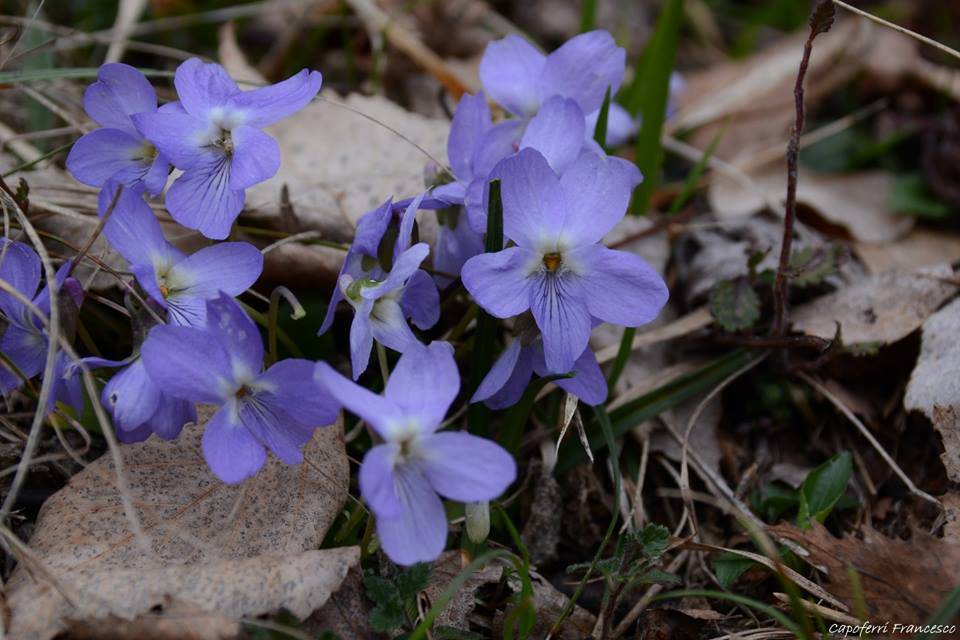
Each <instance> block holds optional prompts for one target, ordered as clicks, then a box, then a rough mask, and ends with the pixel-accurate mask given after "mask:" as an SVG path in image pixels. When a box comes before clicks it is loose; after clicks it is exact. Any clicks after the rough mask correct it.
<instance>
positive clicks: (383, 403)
mask: <svg viewBox="0 0 960 640" xmlns="http://www.w3.org/2000/svg"><path fill="white" fill-rule="evenodd" d="M315 375H316V380H317V382H318V383H319V385H320V386H321V387H323V388H325V389H326V390H327V391H328V392H329V393H330V394H331V395H333V396H334V397H335V398H336V399H337V400H339V401H340V402H341V403H343V405H344V406H345V407H346V408H347V409H349V410H350V411H352V412H353V413H355V414H356V415H357V416H359V417H360V418H362V419H363V420H365V421H366V422H367V423H368V424H369V425H370V426H372V427H373V428H374V429H375V430H376V432H377V433H378V434H379V435H380V436H381V437H382V438H383V439H384V442H383V444H378V445H376V446H375V447H373V448H372V449H370V450H369V451H368V452H367V454H366V456H364V459H363V463H362V465H361V467H360V475H359V483H360V493H361V495H362V496H363V499H364V500H365V501H366V502H367V504H368V505H370V508H371V509H372V510H373V513H374V515H375V516H376V519H377V535H378V536H379V538H380V544H381V546H382V547H383V550H384V551H385V552H386V554H387V555H388V556H389V557H390V559H391V560H393V561H394V562H396V563H397V564H401V565H411V564H415V563H417V562H427V561H430V560H434V559H435V558H437V556H439V555H440V553H441V552H442V551H443V547H444V545H445V544H446V539H447V516H446V513H445V512H444V509H443V502H442V501H441V500H440V496H444V497H446V498H449V499H451V500H457V501H459V502H481V501H486V500H492V499H494V498H496V497H497V496H499V495H500V494H502V493H503V491H504V490H505V489H506V488H507V487H508V486H510V484H511V483H512V482H513V481H514V479H515V478H516V475H517V468H516V463H515V462H514V460H513V458H512V457H511V456H510V454H509V453H507V452H506V451H505V450H504V449H503V448H502V447H500V445H498V444H496V443H494V442H492V441H490V440H486V439H484V438H478V437H477V436H473V435H470V434H468V433H463V432H452V431H447V432H441V433H437V429H438V428H439V427H440V423H441V422H442V421H443V417H444V415H446V413H447V410H448V409H449V408H450V405H451V404H452V403H453V401H454V399H455V398H456V396H457V393H458V392H459V390H460V374H459V372H458V371H457V365H456V362H455V361H454V359H453V347H452V346H451V345H450V344H449V343H446V342H434V343H432V344H431V345H430V346H429V347H423V346H421V347H420V348H419V349H414V350H411V351H408V352H407V353H405V354H404V355H403V356H401V357H400V361H399V362H398V363H397V367H396V369H394V371H393V373H392V374H391V376H390V380H389V381H388V382H387V387H386V390H385V392H384V395H383V396H378V395H375V394H373V393H371V392H370V391H368V390H366V389H364V388H363V387H361V386H359V385H357V384H354V383H353V382H350V381H349V380H348V379H346V378H345V377H343V376H342V375H340V374H339V373H337V372H336V371H334V370H333V369H332V368H331V367H330V365H328V364H326V363H323V362H321V363H319V364H318V365H317V367H316V374H315ZM438 494H439V495H438Z"/></svg>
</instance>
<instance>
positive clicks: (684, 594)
mask: <svg viewBox="0 0 960 640" xmlns="http://www.w3.org/2000/svg"><path fill="white" fill-rule="evenodd" d="M675 598H716V599H717V600H726V601H728V602H733V603H735V604H740V605H744V606H747V607H750V608H751V609H756V610H757V611H759V612H761V613H763V614H765V615H768V616H770V617H771V618H773V619H774V620H776V621H777V622H779V623H780V624H781V625H783V626H784V628H786V629H788V630H789V631H791V632H792V633H793V634H794V635H795V636H797V637H798V638H799V637H802V636H803V630H802V629H801V628H800V627H798V626H797V624H796V623H795V622H794V621H793V620H791V619H790V618H788V617H787V616H785V615H784V614H783V613H782V612H781V611H778V610H777V609H774V608H773V607H771V606H770V605H768V604H766V603H764V602H760V601H759V600H754V599H753V598H748V597H746V596H741V595H737V594H735V593H724V592H723V591H710V590H688V591H668V592H667V593H662V594H660V595H659V596H657V597H655V598H654V599H653V601H654V602H655V601H657V600H672V599H675Z"/></svg>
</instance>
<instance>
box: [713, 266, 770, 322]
mask: <svg viewBox="0 0 960 640" xmlns="http://www.w3.org/2000/svg"><path fill="white" fill-rule="evenodd" d="M710 314H711V315H712V316H713V319H714V320H716V321H717V323H718V324H719V325H720V326H721V327H723V329H724V331H731V332H733V331H742V330H743V329H749V328H750V327H752V326H753V325H754V324H756V322H757V320H759V319H760V298H759V297H758V296H757V292H756V291H754V290H753V287H751V286H750V282H749V281H748V280H747V279H746V278H736V279H735V280H721V281H720V282H718V283H717V284H716V285H714V287H713V291H711V292H710Z"/></svg>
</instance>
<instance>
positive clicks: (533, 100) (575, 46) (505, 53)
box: [480, 31, 626, 118]
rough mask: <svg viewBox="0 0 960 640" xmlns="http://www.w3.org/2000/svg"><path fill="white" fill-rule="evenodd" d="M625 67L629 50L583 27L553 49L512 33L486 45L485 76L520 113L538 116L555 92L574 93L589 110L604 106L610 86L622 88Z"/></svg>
mask: <svg viewBox="0 0 960 640" xmlns="http://www.w3.org/2000/svg"><path fill="white" fill-rule="evenodd" d="M625 68H626V52H625V51H624V50H623V48H621V47H618V46H617V44H616V42H614V40H613V37H612V36H611V35H610V34H609V33H607V32H606V31H589V32H587V33H581V34H580V35H578V36H575V37H574V38H571V39H570V40H568V41H567V42H565V43H564V44H563V45H562V46H561V47H560V48H559V49H557V50H556V51H554V52H553V53H551V54H549V55H544V54H542V53H540V52H539V51H537V49H536V48H535V47H534V46H533V45H532V44H530V43H529V42H527V41H526V40H524V39H523V38H521V37H520V36H516V35H509V36H507V37H506V38H503V39H502V40H496V41H494V42H491V43H490V44H489V45H487V49H486V51H484V53H483V58H482V59H481V60H480V80H481V82H482V83H483V88H484V91H486V92H487V93H488V94H489V95H490V96H491V97H492V98H493V99H494V100H496V101H497V103H498V104H500V105H501V106H502V107H503V108H504V109H506V110H507V111H509V112H510V113H512V114H513V115H515V116H517V117H518V118H530V117H532V116H534V115H535V114H536V113H537V112H538V111H539V110H540V107H541V106H542V105H543V104H544V103H545V102H546V101H547V100H549V99H550V98H551V97H553V96H562V97H565V98H572V99H573V100H574V101H576V102H577V105H578V106H579V107H580V109H581V110H582V111H583V112H584V113H585V114H586V113H591V112H593V111H596V110H598V109H599V108H600V105H601V104H602V103H603V96H604V94H605V93H606V91H607V89H608V88H609V89H610V93H611V95H612V94H614V93H616V92H617V89H618V88H619V87H620V83H621V82H622V81H623V74H624V70H625Z"/></svg>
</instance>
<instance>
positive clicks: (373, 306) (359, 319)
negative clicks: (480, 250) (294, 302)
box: [319, 196, 440, 379]
mask: <svg viewBox="0 0 960 640" xmlns="http://www.w3.org/2000/svg"><path fill="white" fill-rule="evenodd" d="M422 200H423V196H420V197H418V198H415V199H414V200H413V201H411V202H410V203H409V205H408V206H407V207H406V209H405V210H404V212H403V214H402V215H401V216H400V221H399V227H398V232H397V238H396V241H395V242H394V243H393V247H387V248H386V251H387V252H388V253H390V252H391V251H392V253H390V255H391V256H392V264H391V265H389V270H388V269H386V268H384V266H383V265H382V264H381V263H380V255H381V253H383V250H382V249H381V244H382V243H383V242H384V238H385V236H386V235H387V229H388V227H389V226H390V224H391V222H392V221H393V219H394V210H395V208H396V205H393V204H392V203H391V201H390V200H387V201H386V202H384V203H383V204H382V205H381V206H380V207H378V208H377V209H375V210H373V211H371V212H369V213H366V214H364V215H363V216H362V217H361V218H360V220H359V221H357V229H356V233H355V235H354V240H353V244H351V246H350V249H349V251H348V252H347V255H346V258H345V259H344V262H343V266H342V267H341V269H340V274H339V276H338V277H337V287H336V290H335V291H334V293H333V295H332V296H331V299H330V305H329V306H328V307H327V314H326V317H325V318H324V320H323V324H322V325H321V326H320V331H319V334H323V333H325V332H326V331H327V330H328V329H329V328H330V326H331V325H332V324H333V318H334V313H335V310H336V306H337V304H338V303H339V302H340V301H341V300H346V301H347V302H348V303H349V304H350V306H351V307H353V309H354V316H353V323H352V324H351V326H350V358H351V360H352V362H353V377H354V379H357V378H359V377H360V374H362V373H363V372H364V371H365V370H366V369H367V365H368V364H369V361H370V350H371V349H372V348H373V341H374V340H376V341H377V342H379V343H381V344H382V345H384V346H386V347H389V348H390V349H393V350H394V351H398V352H400V353H404V352H406V351H407V350H408V349H411V348H415V347H416V348H419V347H421V346H423V345H422V344H421V343H420V341H419V340H417V337H416V336H415V335H414V334H413V331H412V330H411V329H410V326H409V325H408V324H407V320H406V319H407V318H410V319H411V320H412V321H413V323H414V324H415V325H416V326H417V327H419V328H421V329H429V328H430V327H432V326H433V325H434V324H436V322H437V320H438V319H439V317H440V294H439V293H438V291H437V287H436V285H435V284H434V282H433V279H432V278H431V277H430V276H429V274H427V273H426V272H425V271H423V270H421V269H420V264H421V263H422V262H423V260H424V259H425V258H426V257H427V254H428V253H429V250H430V249H429V247H428V245H427V244H426V243H423V242H421V243H418V244H416V245H414V246H412V247H411V246H410V238H411V234H412V231H413V222H414V215H415V214H416V212H417V209H418V208H419V207H420V205H421V202H422Z"/></svg>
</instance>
